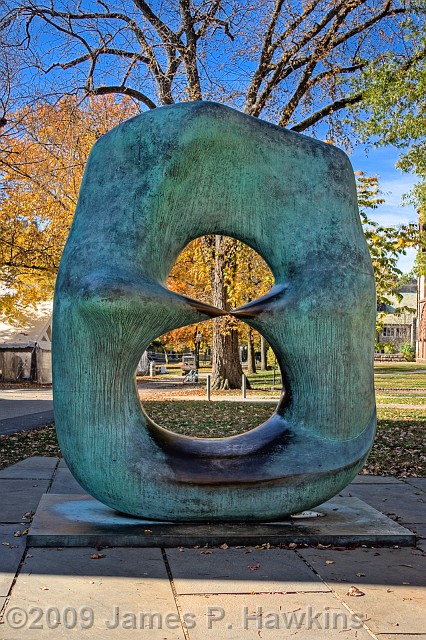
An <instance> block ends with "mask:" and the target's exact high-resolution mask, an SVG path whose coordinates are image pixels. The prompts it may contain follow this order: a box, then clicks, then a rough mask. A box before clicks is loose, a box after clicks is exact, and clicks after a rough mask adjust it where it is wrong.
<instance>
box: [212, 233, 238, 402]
mask: <svg viewBox="0 0 426 640" xmlns="http://www.w3.org/2000/svg"><path fill="white" fill-rule="evenodd" d="M227 241H228V239H227V238H224V236H215V252H214V255H215V262H214V270H213V273H212V291H213V304H214V306H215V307H219V308H220V309H224V310H225V311H228V310H229V308H230V307H229V301H228V291H227V288H226V284H225V281H224V268H225V263H226V255H227V253H228V252H227V251H226V246H225V245H226V242H227ZM232 322H233V321H232V319H228V318H226V317H224V318H216V319H215V320H214V324H213V357H212V389H241V379H242V374H243V370H242V368H241V363H240V354H239V349H238V331H237V330H236V329H234V328H232Z"/></svg>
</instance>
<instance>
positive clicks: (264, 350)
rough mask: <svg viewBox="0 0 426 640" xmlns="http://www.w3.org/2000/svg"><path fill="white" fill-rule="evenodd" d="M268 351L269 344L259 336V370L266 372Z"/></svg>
mask: <svg viewBox="0 0 426 640" xmlns="http://www.w3.org/2000/svg"><path fill="white" fill-rule="evenodd" d="M268 349H269V344H268V343H267V342H266V340H265V338H264V337H263V336H262V335H261V336H260V370H261V371H267V370H268Z"/></svg>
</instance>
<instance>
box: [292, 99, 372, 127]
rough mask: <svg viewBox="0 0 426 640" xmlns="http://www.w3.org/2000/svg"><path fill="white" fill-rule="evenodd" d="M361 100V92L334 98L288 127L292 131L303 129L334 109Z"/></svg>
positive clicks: (334, 110)
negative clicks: (339, 98) (338, 98)
mask: <svg viewBox="0 0 426 640" xmlns="http://www.w3.org/2000/svg"><path fill="white" fill-rule="evenodd" d="M361 100H362V92H361V91H360V92H358V93H355V94H353V95H351V96H347V97H346V98H342V99H341V100H336V101H335V102H332V103H330V104H328V105H326V106H325V107H322V108H321V109H319V110H318V111H316V112H315V113H313V114H311V115H310V116H309V117H308V118H305V119H304V120H302V121H301V122H299V123H298V124H295V125H294V127H290V128H291V130H292V131H305V130H306V129H309V127H312V126H313V125H314V124H316V123H317V122H319V121H320V120H323V119H324V118H325V117H327V116H329V115H331V114H332V113H335V112H336V111H340V110H341V109H345V108H346V107H349V106H350V105H352V104H357V103H358V102H361Z"/></svg>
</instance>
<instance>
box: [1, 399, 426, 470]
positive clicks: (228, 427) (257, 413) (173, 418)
mask: <svg viewBox="0 0 426 640" xmlns="http://www.w3.org/2000/svg"><path fill="white" fill-rule="evenodd" d="M144 406H145V409H146V411H147V413H148V414H149V415H150V416H151V417H152V418H153V419H154V420H155V421H156V422H158V423H159V424H161V425H162V426H164V427H166V428H168V429H171V430H173V431H175V432H177V433H183V434H186V435H190V436H197V437H211V438H214V437H216V438H221V437H225V436H231V435H235V434H237V433H241V432H243V431H248V430H249V429H252V428H253V427H255V426H257V425H258V424H260V423H262V422H264V421H265V420H266V419H267V418H268V417H269V416H270V415H271V413H272V411H273V406H272V405H265V404H255V403H250V402H235V403H234V402H210V403H209V402H207V401H178V400H173V401H163V402H159V401H147V402H145V403H144ZM425 421H426V408H425V409H421V410H418V409H410V408H409V407H407V408H404V409H385V408H383V409H379V412H378V427H377V436H376V440H375V443H374V445H373V449H372V451H371V453H370V457H369V459H368V461H367V464H366V466H365V468H364V470H363V473H370V474H377V475H395V476H402V477H404V476H426V444H425V440H426V439H425ZM31 455H50V456H55V455H61V454H60V450H59V447H58V444H57V441H56V435H55V428H54V426H53V425H49V426H47V427H43V428H41V429H34V430H32V431H26V432H22V433H17V434H13V435H9V436H1V437H0V468H3V467H6V466H8V465H11V464H13V463H14V462H17V461H18V460H22V459H23V458H26V457H28V456H31Z"/></svg>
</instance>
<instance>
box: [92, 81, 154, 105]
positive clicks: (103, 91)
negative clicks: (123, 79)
mask: <svg viewBox="0 0 426 640" xmlns="http://www.w3.org/2000/svg"><path fill="white" fill-rule="evenodd" d="M87 93H88V95H92V96H106V95H109V94H114V93H117V94H122V95H124V96H129V97H130V98H134V99H135V100H138V101H139V102H143V104H145V105H146V106H147V107H148V108H149V109H156V108H157V105H156V104H155V102H153V101H152V100H151V98H149V97H148V96H146V95H145V94H144V93H142V92H141V91H137V90H136V89H132V88H131V87H123V86H121V85H111V86H109V87H93V88H92V89H90V91H87Z"/></svg>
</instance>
